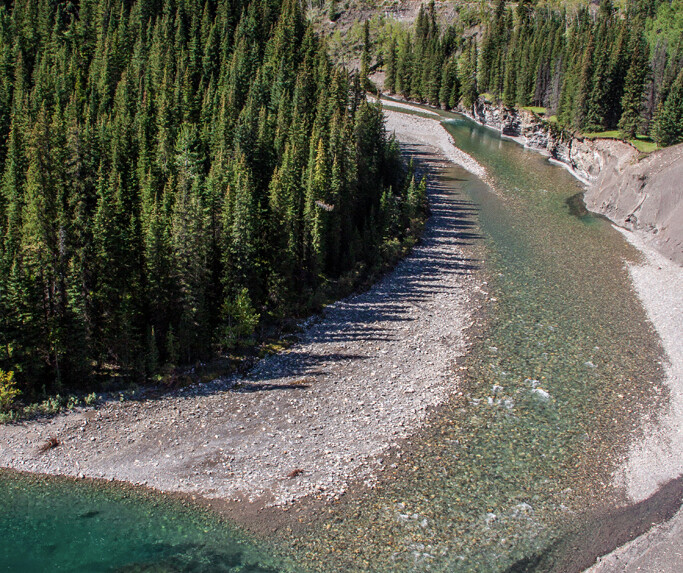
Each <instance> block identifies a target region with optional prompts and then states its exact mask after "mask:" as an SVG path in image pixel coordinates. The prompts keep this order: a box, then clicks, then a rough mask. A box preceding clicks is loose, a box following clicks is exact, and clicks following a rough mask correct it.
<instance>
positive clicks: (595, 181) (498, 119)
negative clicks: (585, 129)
mask: <svg viewBox="0 0 683 573" xmlns="http://www.w3.org/2000/svg"><path fill="white" fill-rule="evenodd" d="M463 113H465V114H466V115H468V116H470V117H472V118H473V119H474V120H476V121H478V122H479V123H481V124H483V125H487V126H490V127H492V128H494V129H497V130H498V131H500V132H501V133H502V134H503V135H506V136H508V137H511V138H514V139H515V140H517V141H518V142H519V143H521V144H522V145H524V146H526V147H529V148H531V149H536V150H538V151H540V152H542V153H545V154H547V155H548V156H550V158H552V159H554V160H555V161H558V162H560V163H562V164H564V165H565V166H566V167H567V168H568V169H569V171H570V172H571V173H572V174H573V175H574V176H576V177H577V178H578V179H580V180H581V181H583V182H584V183H585V184H586V187H587V189H586V193H585V195H584V201H585V203H586V207H588V209H590V210H591V211H593V212H595V213H600V214H602V215H605V216H606V217H608V218H609V219H610V220H611V221H613V222H614V223H615V224H616V225H619V226H620V227H624V228H626V229H629V230H631V231H636V232H638V233H639V234H640V235H642V236H643V238H644V239H645V240H646V241H647V242H648V243H650V244H652V246H654V247H655V248H656V249H657V250H659V251H660V252H661V253H663V254H664V255H666V256H667V257H668V258H670V259H671V260H673V261H675V262H677V263H678V264H681V265H683V144H682V145H677V146H674V147H670V148H667V149H662V150H660V151H657V152H655V153H652V154H651V155H649V156H648V157H646V158H644V159H642V160H640V161H639V160H638V157H639V153H638V150H637V149H636V148H635V147H633V146H632V145H630V144H628V143H626V142H623V141H618V140H613V139H586V138H582V137H573V136H572V135H570V134H568V133H567V132H566V131H563V130H561V129H559V128H556V127H554V126H553V125H551V124H548V123H547V122H544V121H542V120H541V119H540V118H538V116H536V115H535V114H533V113H532V112H530V111H526V110H515V109H510V108H505V107H502V106H494V105H491V104H490V103H488V102H485V101H484V100H482V99H480V100H478V101H477V103H476V104H475V105H474V107H473V109H472V110H463Z"/></svg>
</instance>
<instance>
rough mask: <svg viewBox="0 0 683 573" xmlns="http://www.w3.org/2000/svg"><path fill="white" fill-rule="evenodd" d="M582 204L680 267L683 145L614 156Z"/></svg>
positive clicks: (682, 227) (590, 188)
mask: <svg viewBox="0 0 683 573" xmlns="http://www.w3.org/2000/svg"><path fill="white" fill-rule="evenodd" d="M585 201H586V206H587V207H588V208H589V209H590V210H591V211H595V212H597V213H601V214H602V215H605V216H606V217H608V218H609V219H611V220H612V221H614V222H615V223H616V224H617V225H619V226H620V227H624V228H626V229H629V230H631V231H635V232H636V233H637V234H638V235H639V236H640V237H641V238H642V239H644V241H645V242H646V243H647V244H649V245H651V246H653V247H654V248H655V249H657V250H658V251H659V252H660V253H662V254H664V255H665V256H666V257H668V258H669V259H671V260H673V261H675V262H676V263H678V264H679V265H683V144H681V145H676V146H674V147H667V148H666V149H661V150H659V151H655V152H654V153H652V154H650V155H649V156H648V157H646V158H644V159H641V160H640V161H635V158H631V159H630V160H628V161H617V160H613V161H611V162H609V163H608V164H606V165H605V166H604V167H603V169H602V170H601V171H600V175H599V177H598V179H597V180H596V181H595V183H593V184H592V185H591V186H590V187H589V189H588V191H586V194H585Z"/></svg>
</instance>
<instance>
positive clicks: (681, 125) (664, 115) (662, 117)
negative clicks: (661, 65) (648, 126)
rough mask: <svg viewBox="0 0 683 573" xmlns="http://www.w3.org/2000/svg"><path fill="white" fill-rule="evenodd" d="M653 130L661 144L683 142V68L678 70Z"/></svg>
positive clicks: (659, 110) (658, 112) (660, 108)
mask: <svg viewBox="0 0 683 573" xmlns="http://www.w3.org/2000/svg"><path fill="white" fill-rule="evenodd" d="M653 131H654V139H655V141H656V142H657V143H658V144H659V145H662V146H665V145H674V144H676V143H683V70H681V71H680V72H678V76H677V77H676V80H675V81H674V83H673V85H672V86H671V89H670V91H669V93H668V96H667V98H666V99H665V100H664V102H663V103H662V104H661V105H660V107H659V109H658V110H657V114H656V116H655V121H654V130H653Z"/></svg>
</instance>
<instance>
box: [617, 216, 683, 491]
mask: <svg viewBox="0 0 683 573" xmlns="http://www.w3.org/2000/svg"><path fill="white" fill-rule="evenodd" d="M619 231H620V232H621V233H622V234H623V235H624V236H625V237H626V239H627V240H628V241H629V242H630V243H631V244H633V245H634V246H635V247H637V248H638V249H639V250H640V251H641V252H642V253H643V257H644V259H645V261H644V263H643V264H641V265H630V266H629V272H630V274H631V278H632V279H633V285H634V287H635V289H636V292H637V293H638V296H639V297H640V299H641V301H642V302H643V306H644V307H645V310H646V311H647V314H648V317H649V318H650V321H651V322H652V324H653V325H654V327H655V329H656V330H657V332H658V333H659V336H660V338H661V340H662V344H663V346H664V350H665V351H666V355H667V362H666V364H665V370H666V377H667V380H666V384H667V386H668V388H669V390H670V392H671V400H670V404H669V407H668V410H667V411H666V412H664V413H663V415H662V418H661V420H659V421H658V422H657V423H653V424H652V425H651V426H650V427H649V428H648V429H647V431H646V435H645V438H644V439H643V440H642V441H641V442H640V443H638V444H635V445H634V446H633V448H632V449H631V452H630V453H629V459H628V461H627V463H626V466H625V467H624V468H623V470H622V472H621V475H620V476H618V478H619V479H620V480H621V483H623V484H624V485H625V486H626V487H627V489H628V494H629V496H630V497H631V498H632V499H633V501H641V500H643V499H645V498H647V497H649V496H650V495H652V494H653V493H654V492H655V491H656V490H657V488H658V487H659V486H661V485H662V484H664V483H666V482H667V481H669V480H670V479H672V478H676V477H678V476H679V475H681V474H683V267H681V266H679V265H677V264H676V263H674V262H672V261H670V260H669V259H668V258H666V257H665V256H663V255H662V254H660V253H659V252H658V251H656V250H655V249H654V248H653V247H651V246H649V245H647V244H646V243H645V242H644V241H643V239H642V238H641V237H640V236H639V235H637V234H634V233H632V232H629V231H625V230H623V229H619Z"/></svg>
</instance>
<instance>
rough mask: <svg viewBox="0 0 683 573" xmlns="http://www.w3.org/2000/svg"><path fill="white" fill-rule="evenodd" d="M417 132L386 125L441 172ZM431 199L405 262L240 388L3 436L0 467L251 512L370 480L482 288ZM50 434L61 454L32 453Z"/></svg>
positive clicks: (444, 207)
mask: <svg viewBox="0 0 683 573" xmlns="http://www.w3.org/2000/svg"><path fill="white" fill-rule="evenodd" d="M433 123H434V124H435V126H436V129H435V131H434V133H439V132H440V131H443V130H442V128H441V127H440V126H439V125H438V124H437V123H436V122H433ZM414 129H415V126H414V125H412V124H403V123H401V122H396V123H395V125H393V127H392V131H395V132H396V134H397V137H398V139H399V141H402V142H407V143H408V147H409V148H410V149H407V151H409V152H412V153H416V154H422V155H423V156H427V160H431V161H432V162H434V161H435V160H436V163H435V164H433V166H434V167H435V168H436V167H438V164H439V163H443V159H444V158H443V156H442V155H441V154H440V153H439V149H442V142H441V141H440V140H439V141H436V140H433V138H430V136H429V134H424V133H420V134H419V137H418V139H419V141H417V140H415V139H412V138H411V133H412V130H414ZM444 133H445V132H444ZM428 192H429V196H430V204H431V209H432V216H431V218H430V220H429V221H428V224H427V226H426V228H425V232H424V235H423V239H422V241H421V242H420V244H419V245H417V246H416V247H415V248H414V250H413V252H412V254H411V255H410V256H408V257H407V258H406V259H405V260H403V261H402V262H401V263H399V265H398V266H397V268H396V269H395V270H394V271H393V272H391V273H390V274H388V275H387V276H386V277H385V278H384V279H383V280H381V281H380V282H379V283H378V284H376V285H375V286H374V287H373V288H372V289H370V290H369V291H368V292H365V293H363V294H360V295H357V296H354V297H351V298H348V299H346V300H342V301H340V302H337V303H336V304H333V305H331V306H329V307H328V308H327V309H326V310H325V312H324V313H323V315H322V316H320V317H316V318H314V319H312V320H310V321H309V323H308V324H307V325H305V328H304V331H303V333H302V335H301V340H300V342H299V343H298V344H296V345H295V346H293V347H292V348H290V349H289V350H287V351H285V352H283V353H281V354H278V355H275V356H271V357H269V358H266V359H264V360H262V361H261V362H259V363H258V364H257V365H256V366H255V367H254V369H253V370H252V371H251V372H250V373H249V375H248V376H246V377H244V378H241V379H239V378H234V379H229V380H217V381H215V382H214V383H211V384H208V385H203V386H198V387H193V388H188V389H185V390H183V391H180V392H178V393H176V394H173V395H167V396H163V397H161V398H159V399H156V400H147V401H140V402H132V401H131V402H122V403H108V404H105V405H103V406H102V407H100V408H99V409H97V410H89V411H84V410H82V411H75V412H71V413H67V414H64V415H60V416H57V417H55V418H53V419H49V420H39V421H32V422H26V423H20V424H14V425H7V426H3V427H0V444H2V446H1V447H0V466H1V467H7V468H14V469H18V470H22V471H30V472H38V473H47V474H60V475H67V476H80V477H92V478H104V479H116V480H121V481H125V482H130V483H134V484H144V485H147V486H149V487H153V488H155V489H158V490H161V491H168V492H185V493H191V494H199V495H201V496H204V497H207V498H214V499H222V500H228V501H233V502H243V501H248V502H253V503H257V504H258V505H286V504H289V503H291V502H293V501H295V500H298V499H300V498H303V497H307V496H309V497H310V498H323V499H327V498H335V497H338V496H340V495H342V494H343V493H344V492H345V490H346V488H347V487H348V486H349V484H350V483H351V482H354V483H358V482H361V483H362V482H365V483H366V484H368V485H372V484H373V483H374V481H375V480H376V478H377V476H378V473H379V472H380V471H381V469H382V466H383V463H384V462H383V459H382V456H383V453H384V452H386V451H387V450H388V449H390V448H392V447H394V446H396V445H397V444H399V442H400V440H401V439H402V438H405V437H406V436H409V435H410V434H411V433H413V432H414V431H415V430H416V429H417V428H418V427H420V425H421V424H423V423H424V421H425V419H426V418H427V416H428V414H429V411H430V409H431V408H433V407H435V406H437V405H439V404H441V403H442V402H444V401H445V400H446V399H447V398H448V397H449V396H450V395H452V394H453V393H454V392H455V391H457V375H456V373H454V371H453V366H454V361H455V359H456V358H457V357H458V356H459V355H462V354H463V353H464V352H465V351H466V349H467V339H466V335H465V330H466V328H467V327H468V326H470V324H471V323H472V320H473V318H472V317H473V312H474V304H473V302H472V301H473V299H472V296H471V293H473V292H475V291H476V290H477V289H479V283H478V280H479V279H478V278H477V277H476V275H475V273H474V268H475V265H476V262H474V261H472V260H471V259H470V254H469V253H470V250H469V248H468V246H467V242H468V241H467V238H466V235H467V233H464V232H463V233H461V232H460V230H462V229H463V228H465V227H467V225H471V224H472V222H471V221H470V220H469V219H470V217H471V216H472V215H471V214H470V213H469V211H468V210H467V209H464V208H463V207H462V201H461V199H460V198H457V197H453V195H452V193H451V192H446V191H445V190H443V189H442V188H441V187H440V186H439V183H438V181H436V180H432V181H431V182H430V185H429V190H428ZM51 438H56V439H57V440H58V441H59V445H58V446H57V447H54V448H51V449H47V450H44V451H41V450H42V448H41V446H43V445H44V444H45V443H46V442H47V441H48V440H49V439H51Z"/></svg>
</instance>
